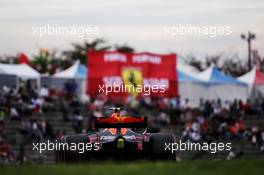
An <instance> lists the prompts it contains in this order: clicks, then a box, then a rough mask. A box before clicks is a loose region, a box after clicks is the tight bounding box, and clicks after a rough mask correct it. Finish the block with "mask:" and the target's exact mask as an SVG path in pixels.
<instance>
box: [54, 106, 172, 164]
mask: <svg viewBox="0 0 264 175" xmlns="http://www.w3.org/2000/svg"><path fill="white" fill-rule="evenodd" d="M111 110H113V113H112V115H111V116H110V117H100V118H95V128H97V129H99V130H98V131H95V132H93V133H90V134H79V135H65V136H63V137H62V138H61V140H60V142H61V144H68V145H71V146H72V145H75V147H74V148H76V149H69V148H70V147H68V148H67V149H62V150H60V151H59V152H58V155H57V159H58V161H60V162H76V161H89V160H93V159H95V160H97V159H99V160H100V159H107V158H110V159H128V160H136V159H152V160H161V159H162V160H175V158H176V155H175V153H172V152H170V151H169V150H166V149H165V143H167V144H168V143H174V142H175V137H174V135H173V134H172V133H148V132H147V130H148V129H147V117H130V116H122V115H121V114H120V111H121V110H123V109H122V108H120V107H114V108H111ZM138 128H141V129H143V131H142V130H141V131H138ZM76 145H77V146H76ZM79 145H82V146H79ZM84 145H85V146H84ZM87 145H88V146H87ZM80 147H81V148H83V147H85V148H89V149H85V150H84V151H80Z"/></svg>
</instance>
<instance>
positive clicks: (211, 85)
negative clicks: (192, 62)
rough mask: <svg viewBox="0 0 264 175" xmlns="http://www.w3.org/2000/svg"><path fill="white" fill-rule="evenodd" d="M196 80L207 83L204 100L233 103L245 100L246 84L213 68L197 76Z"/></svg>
mask: <svg viewBox="0 0 264 175" xmlns="http://www.w3.org/2000/svg"><path fill="white" fill-rule="evenodd" d="M196 78H198V79H200V80H202V81H204V82H206V83H207V93H206V94H205V96H204V98H205V99H210V100H212V99H221V100H228V101H233V100H235V99H238V100H243V101H245V100H246V99H247V93H248V89H247V84H245V83H243V82H241V81H239V80H237V79H235V78H233V77H230V76H227V75H225V74H224V73H223V72H220V71H219V70H218V69H217V68H216V67H215V66H210V67H209V68H208V69H206V70H204V71H203V72H201V73H199V74H197V76H196Z"/></svg>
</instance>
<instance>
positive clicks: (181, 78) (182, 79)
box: [177, 70, 203, 83]
mask: <svg viewBox="0 0 264 175" xmlns="http://www.w3.org/2000/svg"><path fill="white" fill-rule="evenodd" d="M177 74H178V80H179V82H193V83H203V81H201V80H199V79H197V78H194V77H192V76H190V75H187V74H186V73H184V72H182V71H180V70H177Z"/></svg>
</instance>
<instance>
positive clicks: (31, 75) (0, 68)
mask: <svg viewBox="0 0 264 175" xmlns="http://www.w3.org/2000/svg"><path fill="white" fill-rule="evenodd" d="M0 73H1V74H8V75H16V76H17V77H20V78H22V79H39V78H40V74H39V73H38V72H37V71H36V70H35V69H33V68H32V67H30V66H29V65H27V64H0Z"/></svg>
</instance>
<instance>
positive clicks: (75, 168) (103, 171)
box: [0, 159, 264, 175]
mask: <svg viewBox="0 0 264 175" xmlns="http://www.w3.org/2000/svg"><path fill="white" fill-rule="evenodd" d="M263 163H264V161H263V160H261V159H243V160H231V161H226V160H221V161H219V160H218V161H217V160H215V161H209V160H207V161H205V160H197V161H187V162H180V163H177V162H127V163H124V162H122V163H121V162H97V163H96V162H90V163H87V164H67V165H63V164H59V165H58V164H57V165H56V164H55V165H37V166H36V165H34V166H33V165H20V166H17V165H16V166H3V165H2V166H0V169H1V174H2V175H16V174H27V175H46V174H48V175H53V174H54V175H58V174H62V175H69V174H78V175H82V174H84V175H87V174H90V175H109V174H115V175H119V174H120V175H121V174H125V175H141V174H142V175H147V174H152V175H165V174H179V175H211V174H214V175H223V174H224V175H228V174H236V175H249V174H250V175H258V174H259V175H261V174H263V172H264V166H263Z"/></svg>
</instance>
